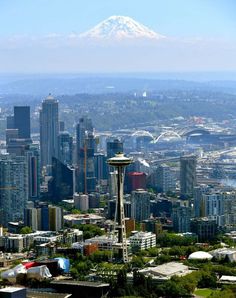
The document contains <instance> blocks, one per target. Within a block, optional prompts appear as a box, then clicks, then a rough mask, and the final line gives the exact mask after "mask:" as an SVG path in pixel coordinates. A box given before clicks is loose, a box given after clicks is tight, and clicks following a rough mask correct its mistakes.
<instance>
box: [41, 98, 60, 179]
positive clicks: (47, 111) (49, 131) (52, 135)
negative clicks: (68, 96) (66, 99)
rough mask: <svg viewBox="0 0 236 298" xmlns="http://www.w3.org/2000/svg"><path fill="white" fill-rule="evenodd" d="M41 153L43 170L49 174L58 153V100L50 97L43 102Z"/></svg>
mask: <svg viewBox="0 0 236 298" xmlns="http://www.w3.org/2000/svg"><path fill="white" fill-rule="evenodd" d="M39 120H40V152H41V168H42V167H46V168H47V171H48V174H50V171H51V170H50V169H51V166H52V157H57V153H58V134H59V120H58V100H56V99H55V98H54V97H53V96H51V95H49V96H48V97H46V99H45V100H43V102H42V108H41V110H40V119H39Z"/></svg>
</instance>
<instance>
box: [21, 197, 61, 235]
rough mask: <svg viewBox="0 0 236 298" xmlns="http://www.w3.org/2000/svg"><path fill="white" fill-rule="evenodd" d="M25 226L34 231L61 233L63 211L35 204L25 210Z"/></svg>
mask: <svg viewBox="0 0 236 298" xmlns="http://www.w3.org/2000/svg"><path fill="white" fill-rule="evenodd" d="M24 224H25V225H26V226H29V227H31V228H32V230H33V231H37V230H40V231H59V230H61V229H62V228H63V209H62V208H60V207H56V206H52V205H48V204H47V203H41V204H40V203H39V204H38V205H37V204H35V207H34V208H26V209H25V210H24Z"/></svg>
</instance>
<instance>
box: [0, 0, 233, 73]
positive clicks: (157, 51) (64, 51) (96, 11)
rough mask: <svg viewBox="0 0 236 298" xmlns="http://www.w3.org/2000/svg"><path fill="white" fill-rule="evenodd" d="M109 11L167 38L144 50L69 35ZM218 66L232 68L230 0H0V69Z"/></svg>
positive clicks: (198, 68)
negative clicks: (98, 44)
mask: <svg viewBox="0 0 236 298" xmlns="http://www.w3.org/2000/svg"><path fill="white" fill-rule="evenodd" d="M111 15H125V16H129V17H132V18H133V19H135V20H136V21H138V22H140V23H143V24H144V25H146V26H147V27H149V28H151V29H152V30H154V31H156V32H158V33H160V34H162V35H164V36H166V37H167V38H169V40H167V41H163V42H159V43H158V44H155V46H149V47H147V46H146V45H145V46H146V48H145V49H144V48H143V47H137V46H136V45H134V46H133V48H132V47H131V48H126V47H121V48H118V47H117V48H115V47H112V48H106V47H100V48H96V49H95V48H92V47H90V46H89V45H87V44H83V45H81V42H78V43H77V44H76V43H73V42H71V41H70V40H68V37H69V36H70V33H72V32H74V33H82V32H84V31H87V30H89V29H91V28H92V27H93V26H95V25H96V24H97V23H99V22H101V21H102V20H104V19H106V18H108V17H109V16H111ZM52 33H56V34H59V35H61V36H60V37H59V38H57V37H56V38H55V36H54V37H52V36H53V35H50V34H52ZM55 49H56V50H55ZM218 70H220V71H236V0H0V73H4V72H28V73H32V72H34V73H37V72H43V73H44V72H123V71H131V72H135V71H138V72H148V71H152V72H159V71H168V72H172V71H218Z"/></svg>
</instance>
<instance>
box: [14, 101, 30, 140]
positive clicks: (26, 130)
mask: <svg viewBox="0 0 236 298" xmlns="http://www.w3.org/2000/svg"><path fill="white" fill-rule="evenodd" d="M14 128H17V129H18V134H19V138H20V139H30V107H29V106H19V107H14Z"/></svg>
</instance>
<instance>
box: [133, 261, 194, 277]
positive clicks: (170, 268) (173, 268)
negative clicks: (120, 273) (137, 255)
mask: <svg viewBox="0 0 236 298" xmlns="http://www.w3.org/2000/svg"><path fill="white" fill-rule="evenodd" d="M139 272H143V273H144V274H145V273H148V274H151V275H154V276H158V277H160V278H170V277H171V276H173V275H177V276H183V275H185V274H188V273H191V270H189V269H188V266H186V265H183V264H182V263H177V262H169V263H165V264H163V265H159V266H156V267H150V268H145V269H143V270H140V271H139Z"/></svg>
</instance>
